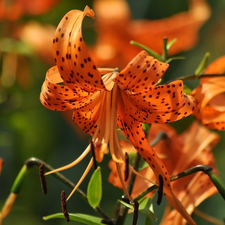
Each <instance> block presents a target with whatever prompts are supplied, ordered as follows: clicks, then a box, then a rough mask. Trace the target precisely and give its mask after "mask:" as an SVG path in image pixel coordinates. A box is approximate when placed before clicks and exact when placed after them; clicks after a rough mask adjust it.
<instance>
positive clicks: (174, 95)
mask: <svg viewBox="0 0 225 225" xmlns="http://www.w3.org/2000/svg"><path fill="white" fill-rule="evenodd" d="M122 97H123V99H124V102H126V106H125V110H126V111H128V112H129V113H130V115H131V116H132V117H133V118H134V119H136V120H139V121H140V122H145V123H169V122H173V121H177V120H179V119H182V118H184V117H187V116H189V115H190V114H192V113H193V111H194V109H195V100H194V98H193V97H191V96H189V95H186V94H185V93H183V83H182V81H174V82H173V83H170V84H168V85H159V86H156V87H154V88H152V89H151V90H150V91H146V92H144V93H138V94H128V93H127V95H125V94H123V95H122Z"/></svg>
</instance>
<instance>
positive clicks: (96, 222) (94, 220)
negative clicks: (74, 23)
mask: <svg viewBox="0 0 225 225" xmlns="http://www.w3.org/2000/svg"><path fill="white" fill-rule="evenodd" d="M57 218H62V219H65V218H64V215H63V213H55V214H52V215H49V216H45V217H43V220H50V219H57ZM70 220H73V221H77V222H81V223H84V224H88V225H102V223H101V221H102V219H101V218H99V217H95V216H90V215H86V214H80V213H75V214H71V213H70Z"/></svg>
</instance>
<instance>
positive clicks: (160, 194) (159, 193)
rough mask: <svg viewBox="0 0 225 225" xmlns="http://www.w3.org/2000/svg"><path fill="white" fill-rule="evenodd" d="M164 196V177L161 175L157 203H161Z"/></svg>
mask: <svg viewBox="0 0 225 225" xmlns="http://www.w3.org/2000/svg"><path fill="white" fill-rule="evenodd" d="M162 197H163V177H162V176H161V175H159V190H158V199H157V204H158V205H160V203H161V202H162Z"/></svg>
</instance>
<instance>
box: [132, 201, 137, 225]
mask: <svg viewBox="0 0 225 225" xmlns="http://www.w3.org/2000/svg"><path fill="white" fill-rule="evenodd" d="M133 202H134V216H133V223H132V225H136V224H137V220H138V208H139V203H138V202H137V201H136V200H134V201H133Z"/></svg>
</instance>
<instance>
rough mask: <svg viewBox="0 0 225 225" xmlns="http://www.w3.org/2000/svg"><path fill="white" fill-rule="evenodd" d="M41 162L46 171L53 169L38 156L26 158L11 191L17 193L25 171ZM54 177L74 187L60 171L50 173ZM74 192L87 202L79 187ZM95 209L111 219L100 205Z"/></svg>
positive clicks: (105, 217)
mask: <svg viewBox="0 0 225 225" xmlns="http://www.w3.org/2000/svg"><path fill="white" fill-rule="evenodd" d="M41 164H44V168H45V169H46V170H47V171H51V170H53V168H52V167H51V166H50V165H48V164H47V163H45V162H44V161H42V160H40V159H38V158H34V157H32V158H30V159H28V160H26V162H25V164H24V166H23V167H22V169H21V170H20V172H19V174H18V175H17V177H16V179H15V181H14V183H13V185H12V188H11V192H13V193H16V194H18V192H19V190H20V187H21V185H22V183H23V180H24V178H25V175H26V173H27V172H28V170H29V169H31V168H32V167H33V166H40V165H41ZM52 175H53V176H54V177H56V178H57V179H58V180H60V181H61V182H62V183H64V184H65V185H67V186H68V187H69V188H71V189H73V188H74V187H75V184H74V183H72V182H71V181H70V180H68V179H67V178H66V177H65V176H63V175H62V174H61V173H59V172H56V173H53V174H52ZM76 193H77V194H78V195H79V196H80V197H81V198H82V199H83V200H84V201H86V202H88V199H87V195H86V194H85V193H84V192H83V191H82V190H80V189H79V188H78V189H77V190H76ZM95 210H96V211H97V212H98V213H99V214H100V215H101V216H102V217H103V218H104V219H107V220H110V221H111V218H110V217H109V216H108V215H107V214H106V213H105V212H104V210H103V209H102V208H101V207H100V206H97V207H96V208H95Z"/></svg>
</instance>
